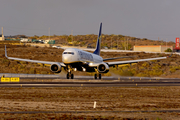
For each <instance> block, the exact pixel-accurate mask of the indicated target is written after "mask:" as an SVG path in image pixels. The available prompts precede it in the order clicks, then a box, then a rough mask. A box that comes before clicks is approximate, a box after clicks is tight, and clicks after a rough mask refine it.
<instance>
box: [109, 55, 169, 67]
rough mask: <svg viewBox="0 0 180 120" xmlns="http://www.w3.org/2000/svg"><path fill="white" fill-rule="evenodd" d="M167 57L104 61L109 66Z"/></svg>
mask: <svg viewBox="0 0 180 120" xmlns="http://www.w3.org/2000/svg"><path fill="white" fill-rule="evenodd" d="M166 58H167V57H158V58H148V59H138V60H127V61H116V62H106V63H107V64H108V65H109V66H113V65H121V64H130V63H137V62H144V61H150V60H161V59H166Z"/></svg>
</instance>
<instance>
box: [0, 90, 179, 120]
mask: <svg viewBox="0 0 180 120" xmlns="http://www.w3.org/2000/svg"><path fill="white" fill-rule="evenodd" d="M97 91H98V92H97ZM179 91H180V88H179V87H153V88H152V87H146V88H143V87H142V88H141V87H137V88H135V87H130V88H123V87H99V88H96V87H93V88H91V87H88V88H87V87H78V88H71V87H66V88H0V98H1V100H0V103H1V105H0V111H97V112H95V113H48V114H45V113H37V114H5V116H3V117H4V118H8V119H12V118H18V119H93V118H94V119H102V120H105V119H122V120H127V119H128V120H146V119H147V120H155V119H163V120H164V119H173V120H176V119H177V120H178V119H179V115H180V114H179V113H128V112H127V113H123V112H114V113H113V111H141V110H142V111H144V110H148V111H155V110H178V109H179V107H180V101H179V97H180V94H179ZM94 101H96V102H97V107H96V108H95V109H94V108H93V105H94ZM98 111H112V112H107V113H103V112H98ZM0 117H2V114H0Z"/></svg>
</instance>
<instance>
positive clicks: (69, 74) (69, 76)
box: [66, 72, 74, 79]
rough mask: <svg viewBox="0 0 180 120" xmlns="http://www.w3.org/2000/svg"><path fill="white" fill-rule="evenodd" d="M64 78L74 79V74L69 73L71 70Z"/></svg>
mask: <svg viewBox="0 0 180 120" xmlns="http://www.w3.org/2000/svg"><path fill="white" fill-rule="evenodd" d="M66 78H67V79H69V78H71V79H74V74H71V72H68V73H67V76H66Z"/></svg>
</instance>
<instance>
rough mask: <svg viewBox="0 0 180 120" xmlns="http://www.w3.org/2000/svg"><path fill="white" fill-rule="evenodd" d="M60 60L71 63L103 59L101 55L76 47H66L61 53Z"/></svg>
mask: <svg viewBox="0 0 180 120" xmlns="http://www.w3.org/2000/svg"><path fill="white" fill-rule="evenodd" d="M62 62H63V63H64V64H72V63H78V62H83V63H101V62H103V59H102V57H101V56H99V55H96V54H93V53H90V52H86V51H83V50H80V49H76V48H69V49H66V50H65V51H64V52H63V53H62Z"/></svg>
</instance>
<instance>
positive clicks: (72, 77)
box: [66, 65, 74, 79]
mask: <svg viewBox="0 0 180 120" xmlns="http://www.w3.org/2000/svg"><path fill="white" fill-rule="evenodd" d="M67 71H68V72H67V75H66V78H67V79H74V74H73V73H71V71H72V69H71V66H69V65H68V70H67Z"/></svg>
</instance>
